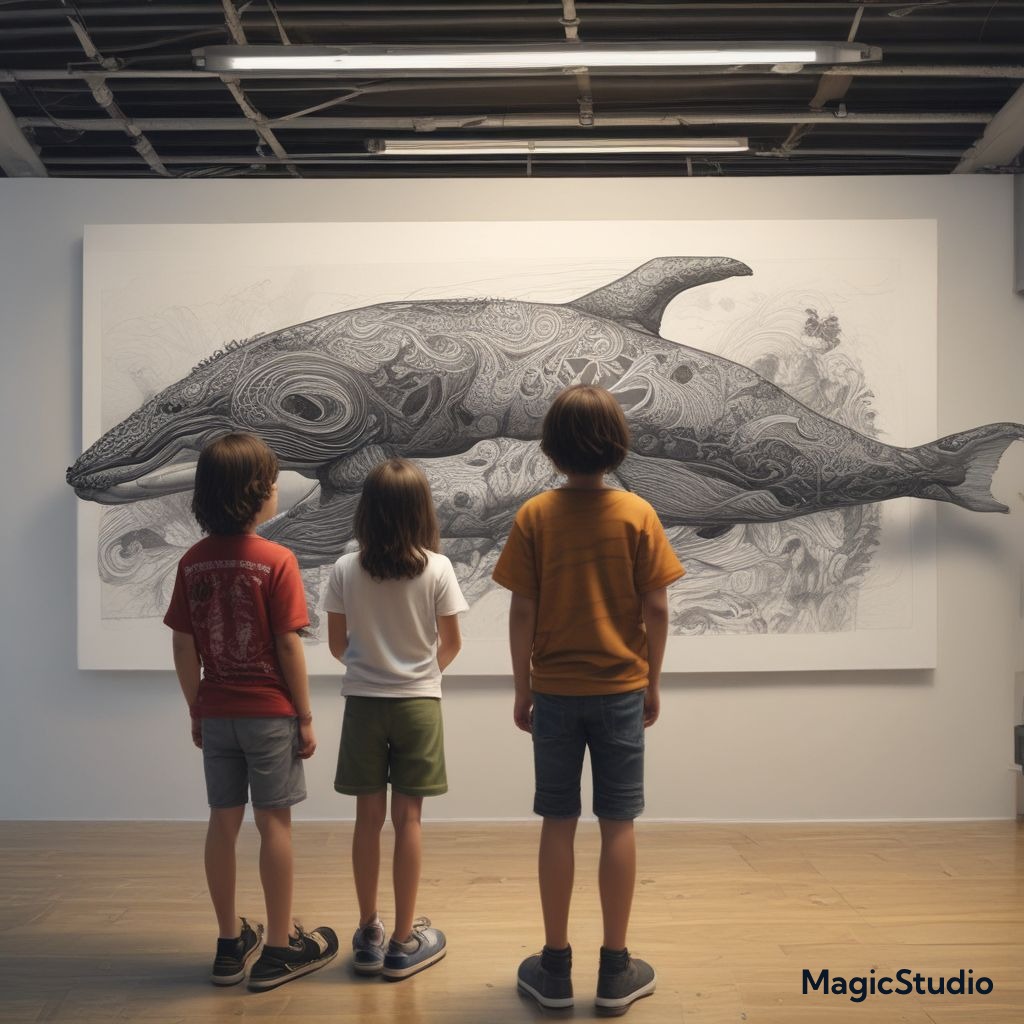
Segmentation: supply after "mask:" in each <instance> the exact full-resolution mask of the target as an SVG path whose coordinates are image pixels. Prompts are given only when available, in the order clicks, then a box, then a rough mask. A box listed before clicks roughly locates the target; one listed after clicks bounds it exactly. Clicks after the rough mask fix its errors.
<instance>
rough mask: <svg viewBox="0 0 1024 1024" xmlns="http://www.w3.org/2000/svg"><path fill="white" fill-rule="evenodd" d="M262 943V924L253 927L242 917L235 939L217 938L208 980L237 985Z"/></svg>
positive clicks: (257, 954)
mask: <svg viewBox="0 0 1024 1024" xmlns="http://www.w3.org/2000/svg"><path fill="white" fill-rule="evenodd" d="M262 945H263V925H261V924H258V925H256V927H255V928H253V927H252V925H250V924H249V922H248V921H246V919H245V918H244V917H243V918H242V931H241V934H240V935H239V936H238V938H237V939H218V940H217V955H216V956H215V957H214V959H213V970H212V971H211V972H210V981H212V982H213V983H214V985H237V984H238V983H239V982H240V981H243V980H244V979H245V972H246V969H247V968H248V967H249V964H251V963H252V962H253V960H255V959H256V957H257V956H259V952H260V946H262Z"/></svg>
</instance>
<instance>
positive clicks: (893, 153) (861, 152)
mask: <svg viewBox="0 0 1024 1024" xmlns="http://www.w3.org/2000/svg"><path fill="white" fill-rule="evenodd" d="M737 155H742V154H737ZM754 155H755V156H762V157H774V158H782V159H798V158H800V157H815V158H822V157H851V156H873V157H878V156H887V157H914V158H919V159H942V160H951V159H956V158H957V157H959V156H960V150H959V149H909V148H902V149H900V148H895V149H882V148H873V149H799V150H797V151H796V152H793V153H783V152H782V151H781V150H778V149H769V150H760V151H758V152H756V153H755V154H754ZM531 156H532V158H533V159H535V160H550V159H552V158H557V159H560V160H561V159H563V158H564V159H576V160H580V159H584V158H581V157H578V156H577V157H573V156H571V155H569V154H564V153H562V154H551V153H534V154H531ZM623 158H626V160H628V161H629V162H637V161H639V162H643V163H646V162H654V163H663V162H664V163H670V162H672V161H673V160H674V161H675V162H679V160H680V158H679V154H673V155H669V154H666V155H662V156H652V154H650V153H641V154H629V153H609V154H605V155H598V154H593V153H589V154H587V156H586V157H585V161H586V162H587V163H593V162H594V161H595V160H607V161H610V162H613V163H616V162H617V163H622V162H624V161H623ZM728 158H729V155H728V154H717V155H716V156H715V160H723V159H728ZM408 159H409V161H410V162H412V163H415V164H419V163H424V162H431V163H436V162H438V160H439V159H441V158H437V157H432V158H429V159H428V160H426V161H424V160H420V159H415V160H413V159H412V158H411V157H410V158H408ZM448 159H449V160H450V161H454V162H457V163H463V162H464V161H465V160H466V159H467V157H466V156H464V155H459V154H455V153H453V154H452V156H451V157H450V158H448ZM469 159H470V160H472V161H473V162H475V163H484V164H486V163H489V162H498V163H503V162H508V161H509V160H511V161H512V162H517V161H521V160H522V159H523V155H522V154H517V155H514V156H513V155H495V156H494V157H493V158H488V160H486V161H484V160H481V159H474V158H473V157H472V156H470V157H469ZM693 159H694V158H693V157H689V156H687V157H685V159H684V161H683V162H684V163H687V164H690V165H692V163H693ZM164 160H165V161H166V162H167V163H169V164H188V165H191V166H197V165H207V164H209V165H211V166H244V165H247V164H253V163H255V162H257V161H255V160H254V159H253V158H252V157H251V156H245V155H242V156H235V155H233V154H225V155H219V156H206V155H203V156H183V155H176V156H165V157H164ZM288 160H289V161H291V162H294V163H299V164H303V165H304V166H311V167H315V166H318V165H324V166H330V165H335V164H350V163H365V164H371V165H379V158H378V157H373V156H368V155H367V154H366V153H330V154H321V153H316V154H307V155H298V154H294V153H291V154H289V156H288ZM49 162H50V163H51V164H52V165H53V166H64V165H67V166H97V167H100V166H116V165H118V164H124V163H126V162H127V158H126V157H119V156H91V157H54V158H52V159H51V160H50V161H49ZM258 162H259V163H261V164H266V165H272V166H284V164H285V161H283V160H278V159H277V158H272V157H261V158H260V159H259V161H258Z"/></svg>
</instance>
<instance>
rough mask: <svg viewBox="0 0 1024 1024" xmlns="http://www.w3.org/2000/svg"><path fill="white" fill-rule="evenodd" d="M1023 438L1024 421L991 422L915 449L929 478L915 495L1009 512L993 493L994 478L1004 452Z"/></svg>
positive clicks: (963, 506) (985, 509)
mask: <svg viewBox="0 0 1024 1024" xmlns="http://www.w3.org/2000/svg"><path fill="white" fill-rule="evenodd" d="M1022 440H1024V424H1021V423H989V424H987V425H986V426H983V427H975V428H974V429H973V430H965V431H963V432H962V433H959V434H950V435H949V436H948V437H943V438H940V439H939V440H938V441H932V442H931V443H930V444H924V445H921V446H920V447H919V448H915V449H914V452H915V453H916V454H917V455H918V457H919V458H920V459H921V462H922V464H923V465H924V466H925V467H926V469H930V470H931V472H929V480H928V482H927V483H926V484H924V485H923V486H922V487H921V488H920V489H919V490H918V491H916V492H915V496H916V497H919V498H931V499H932V500H934V501H949V502H952V503H953V504H954V505H959V506H960V507H961V508H967V509H970V510H971V511H973V512H1009V511H1010V510H1009V508H1007V507H1006V505H1004V504H1003V503H1002V502H1001V501H998V500H996V498H994V497H993V496H992V477H993V475H994V474H995V471H996V469H997V467H998V466H999V460H1000V459H1001V458H1002V456H1003V452H1005V451H1006V449H1007V448H1008V447H1009V446H1010V445H1011V444H1012V443H1013V442H1014V441H1022Z"/></svg>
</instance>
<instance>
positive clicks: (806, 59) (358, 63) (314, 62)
mask: <svg viewBox="0 0 1024 1024" xmlns="http://www.w3.org/2000/svg"><path fill="white" fill-rule="evenodd" d="M881 56H882V51H881V50H880V49H879V48H878V47H877V46H865V45H862V44H860V43H772V44H765V43H732V42H730V43H672V42H666V43H579V44H577V45H566V44H565V43H523V44H520V45H517V46H504V45H497V46H438V47H432V46H207V47H204V48H202V49H198V50H193V51H192V57H193V62H194V63H195V66H196V67H198V68H203V69H205V70H207V71H216V72H220V73H226V74H293V75H294V74H299V75H302V74H315V73H321V74H330V75H365V74H382V73H383V74H388V75H392V76H402V75H421V76H422V75H466V74H484V75H487V74H491V75H508V74H520V73H524V74H531V73H532V74H537V73H541V74H543V73H552V72H558V73H561V72H566V73H572V72H574V71H576V70H577V69H579V68H591V69H601V70H607V71H617V72H622V71H629V70H630V69H634V68H647V69H664V70H673V69H677V70H687V69H691V70H700V69H702V68H709V67H737V66H757V67H762V66H763V67H768V68H770V69H771V68H774V69H776V70H778V71H782V72H785V71H794V70H799V69H800V68H801V67H803V66H804V65H807V64H858V63H861V62H863V61H877V60H880V59H881Z"/></svg>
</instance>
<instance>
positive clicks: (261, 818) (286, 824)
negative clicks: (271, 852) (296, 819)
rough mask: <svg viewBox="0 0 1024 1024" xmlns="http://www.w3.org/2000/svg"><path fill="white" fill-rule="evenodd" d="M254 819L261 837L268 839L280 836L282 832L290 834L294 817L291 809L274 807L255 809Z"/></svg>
mask: <svg viewBox="0 0 1024 1024" xmlns="http://www.w3.org/2000/svg"><path fill="white" fill-rule="evenodd" d="M253 819H254V820H255V822H256V828H257V829H258V830H259V833H260V837H261V838H263V839H266V838H267V837H268V836H271V835H279V834H280V833H281V832H290V831H291V827H292V815H291V808H290V807H274V808H265V807H264V808H260V807H256V808H254V809H253Z"/></svg>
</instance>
